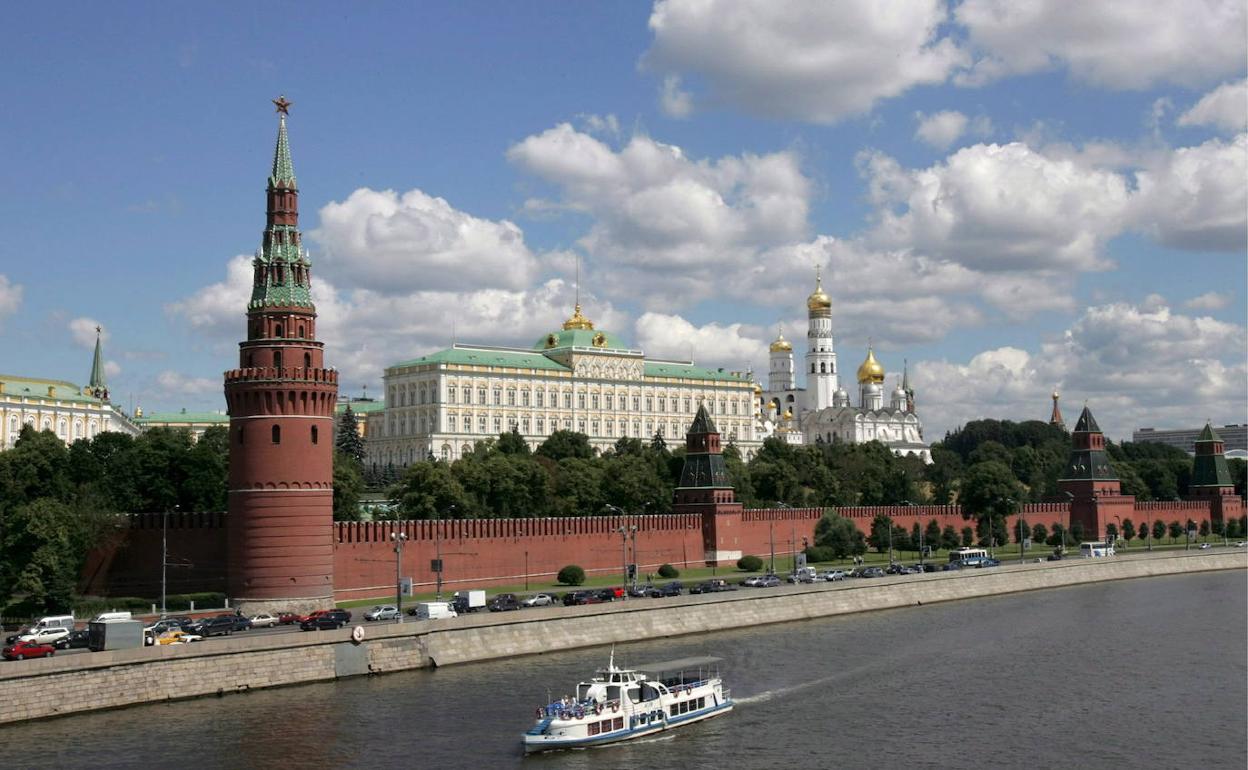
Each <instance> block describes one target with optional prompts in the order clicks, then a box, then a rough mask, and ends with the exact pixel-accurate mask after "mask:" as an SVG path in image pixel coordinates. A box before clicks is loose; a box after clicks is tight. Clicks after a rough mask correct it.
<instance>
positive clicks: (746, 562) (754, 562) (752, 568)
mask: <svg viewBox="0 0 1248 770" xmlns="http://www.w3.org/2000/svg"><path fill="white" fill-rule="evenodd" d="M762 568H763V560H762V559H760V558H758V557H757V556H742V557H741V558H740V559H737V569H739V570H745V571H746V572H758V571H759V570H760V569H762Z"/></svg>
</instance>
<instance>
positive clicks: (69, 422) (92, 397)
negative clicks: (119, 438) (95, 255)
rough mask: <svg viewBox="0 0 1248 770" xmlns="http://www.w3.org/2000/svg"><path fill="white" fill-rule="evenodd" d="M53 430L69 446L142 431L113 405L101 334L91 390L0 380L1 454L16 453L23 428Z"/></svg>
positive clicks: (0, 377)
mask: <svg viewBox="0 0 1248 770" xmlns="http://www.w3.org/2000/svg"><path fill="white" fill-rule="evenodd" d="M26 425H30V426H31V427H33V428H34V429H36V430H49V431H52V432H53V433H55V434H56V437H57V438H59V439H60V440H61V441H64V442H65V443H66V444H72V443H73V442H75V441H77V440H78V439H83V438H85V439H91V438H95V437H96V436H97V435H98V434H100V433H103V432H105V431H116V432H119V433H127V434H129V435H132V436H133V435H135V434H137V433H138V432H139V430H140V429H139V426H138V425H136V424H135V423H134V422H133V421H131V420H130V418H128V417H126V415H125V413H124V412H122V411H121V410H120V409H118V408H117V407H116V406H114V405H113V404H112V403H111V402H110V401H109V400H108V386H107V385H106V384H105V382H104V357H103V355H102V354H101V351H100V329H99V328H97V329H96V337H95V357H94V359H93V360H92V362H91V378H90V382H88V383H87V385H86V386H85V387H84V386H81V385H75V384H73V383H72V382H66V381H64V380H48V379H42V378H39V377H21V376H17V375H11V374H0V449H12V448H13V445H14V444H15V443H17V437H18V436H19V435H21V432H22V427H23V426H26Z"/></svg>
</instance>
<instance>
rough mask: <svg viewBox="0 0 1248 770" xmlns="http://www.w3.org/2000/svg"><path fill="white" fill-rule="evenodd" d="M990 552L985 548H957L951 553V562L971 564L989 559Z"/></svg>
mask: <svg viewBox="0 0 1248 770" xmlns="http://www.w3.org/2000/svg"><path fill="white" fill-rule="evenodd" d="M987 558H988V551H986V550H985V549H983V548H957V549H954V550H952V551H950V552H949V561H950V562H955V561H961V562H971V561H974V560H978V559H987Z"/></svg>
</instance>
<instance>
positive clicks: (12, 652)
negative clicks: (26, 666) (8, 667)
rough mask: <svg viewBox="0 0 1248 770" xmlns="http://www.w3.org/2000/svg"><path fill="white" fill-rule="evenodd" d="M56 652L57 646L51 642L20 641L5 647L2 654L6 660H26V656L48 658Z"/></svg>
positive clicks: (0, 652) (0, 653)
mask: <svg viewBox="0 0 1248 770" xmlns="http://www.w3.org/2000/svg"><path fill="white" fill-rule="evenodd" d="M55 654H56V648H55V647H53V646H52V645H50V644H43V643H40V642H34V641H25V642H23V641H18V642H14V643H13V644H11V645H9V646H8V647H5V648H4V650H2V651H0V655H3V656H4V659H5V660H25V659H26V658H48V657H51V656H52V655H55Z"/></svg>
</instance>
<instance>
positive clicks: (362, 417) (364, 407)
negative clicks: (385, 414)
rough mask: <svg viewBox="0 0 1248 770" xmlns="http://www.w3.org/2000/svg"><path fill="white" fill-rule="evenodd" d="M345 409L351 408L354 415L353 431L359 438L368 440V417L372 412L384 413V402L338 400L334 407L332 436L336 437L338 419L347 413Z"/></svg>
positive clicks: (355, 399) (363, 399) (365, 398)
mask: <svg viewBox="0 0 1248 770" xmlns="http://www.w3.org/2000/svg"><path fill="white" fill-rule="evenodd" d="M347 407H351V411H352V412H353V413H354V414H355V429H356V430H357V431H358V432H359V434H360V438H365V439H366V438H368V416H369V415H370V414H373V413H374V412H381V411H384V410H385V408H386V402H384V401H378V400H377V399H375V398H368V397H364V398H342V397H340V398H339V399H338V405H337V406H335V407H334V435H335V436H337V435H338V419H339V418H341V417H342V415H343V413H345V412H346V411H347Z"/></svg>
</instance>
